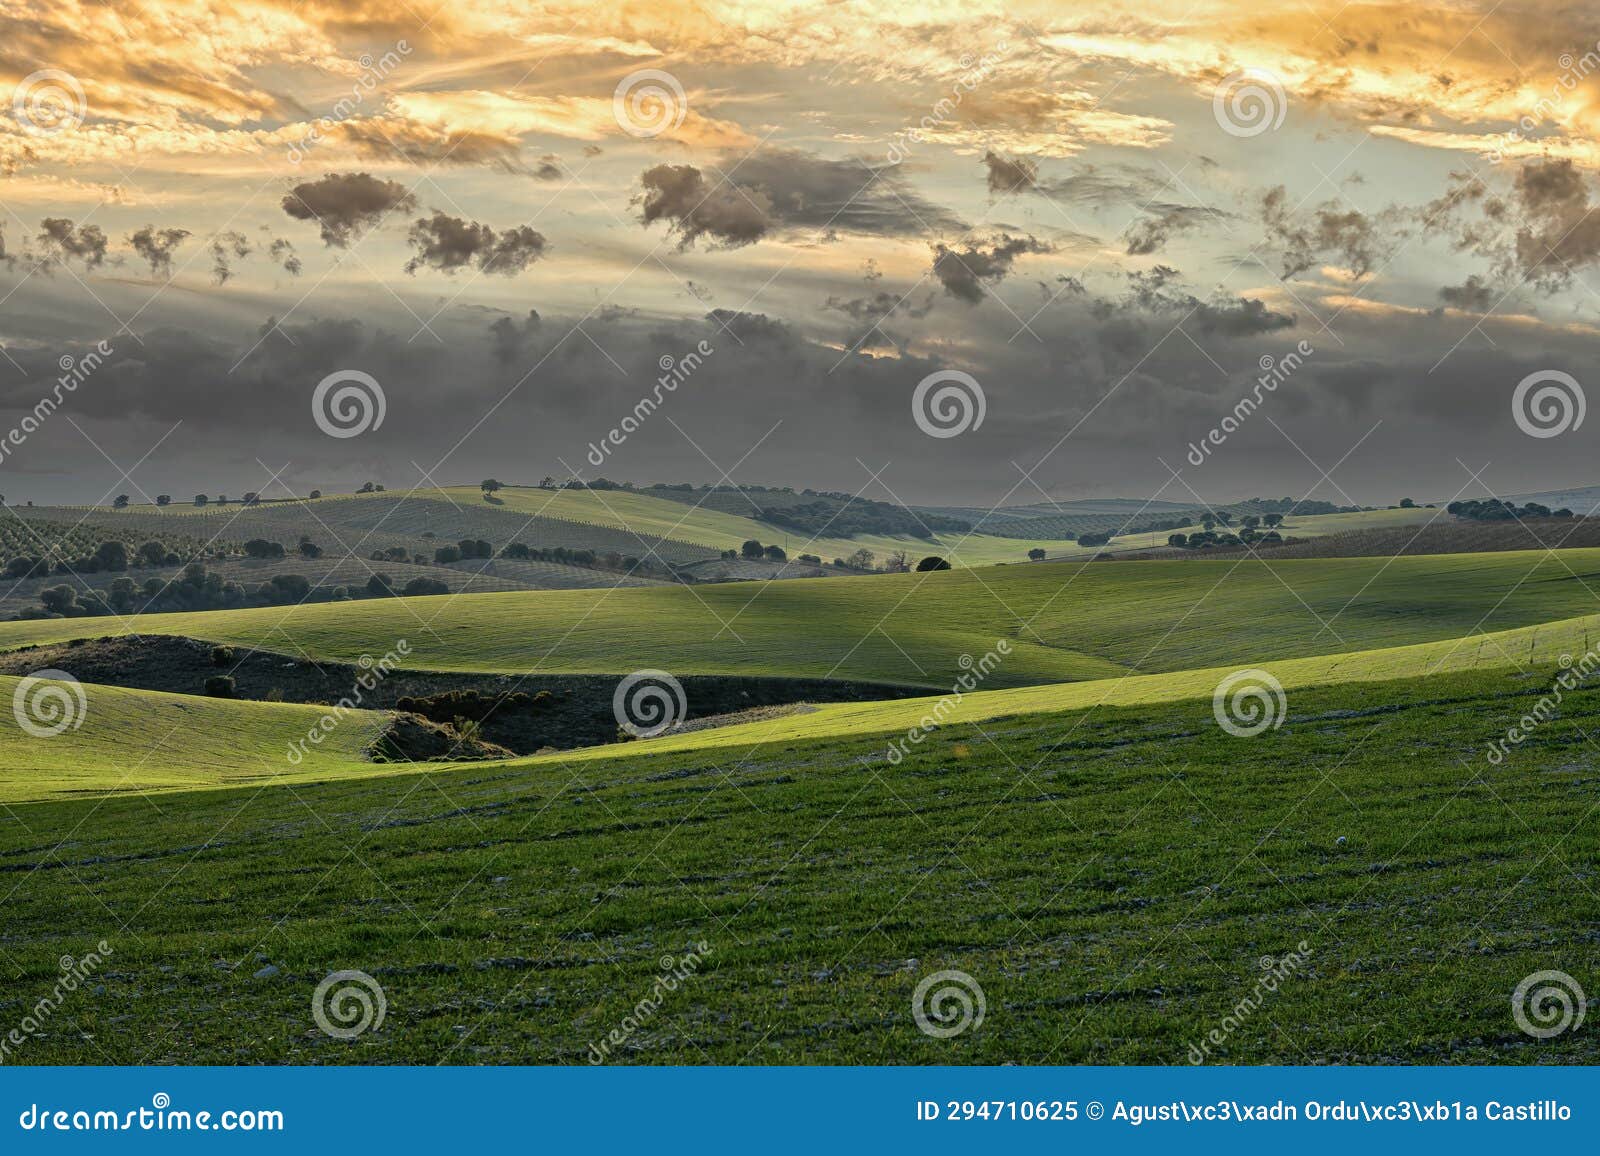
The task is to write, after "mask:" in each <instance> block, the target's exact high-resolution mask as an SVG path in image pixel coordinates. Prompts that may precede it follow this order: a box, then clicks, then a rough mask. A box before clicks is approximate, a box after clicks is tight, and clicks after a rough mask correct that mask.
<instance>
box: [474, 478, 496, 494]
mask: <svg viewBox="0 0 1600 1156" xmlns="http://www.w3.org/2000/svg"><path fill="white" fill-rule="evenodd" d="M500 488H501V487H500V483H499V482H497V481H495V480H494V479H493V478H484V479H483V481H481V482H479V483H478V489H480V490H482V491H483V492H484V493H485V494H492V493H494V492H495V491H496V490H498V489H500Z"/></svg>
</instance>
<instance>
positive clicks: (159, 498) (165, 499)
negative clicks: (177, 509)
mask: <svg viewBox="0 0 1600 1156" xmlns="http://www.w3.org/2000/svg"><path fill="white" fill-rule="evenodd" d="M156 505H158V506H170V505H172V495H171V494H157V495H156Z"/></svg>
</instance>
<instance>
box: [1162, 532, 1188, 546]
mask: <svg viewBox="0 0 1600 1156" xmlns="http://www.w3.org/2000/svg"><path fill="white" fill-rule="evenodd" d="M1188 544H1189V535H1187V534H1168V535H1167V545H1169V546H1187V545H1188Z"/></svg>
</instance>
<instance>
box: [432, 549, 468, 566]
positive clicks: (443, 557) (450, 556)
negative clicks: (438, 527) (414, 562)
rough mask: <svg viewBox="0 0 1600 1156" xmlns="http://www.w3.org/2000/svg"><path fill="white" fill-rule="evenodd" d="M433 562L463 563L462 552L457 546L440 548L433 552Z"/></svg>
mask: <svg viewBox="0 0 1600 1156" xmlns="http://www.w3.org/2000/svg"><path fill="white" fill-rule="evenodd" d="M433 560H434V561H435V562H440V563H446V564H448V563H450V562H459V561H461V551H460V550H459V549H458V548H457V547H455V546H440V547H439V548H438V549H436V550H435V551H434V552H433Z"/></svg>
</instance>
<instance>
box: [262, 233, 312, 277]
mask: <svg viewBox="0 0 1600 1156" xmlns="http://www.w3.org/2000/svg"><path fill="white" fill-rule="evenodd" d="M267 256H269V257H271V258H272V259H273V260H274V261H275V262H277V263H278V264H279V265H281V266H283V271H284V272H285V273H287V274H289V275H290V276H291V277H298V276H300V271H301V269H302V268H303V266H302V265H301V264H300V258H299V256H298V255H297V254H296V253H295V251H294V242H293V241H291V240H289V239H288V238H287V237H274V238H273V240H272V243H271V244H270V245H268V246H267Z"/></svg>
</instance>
